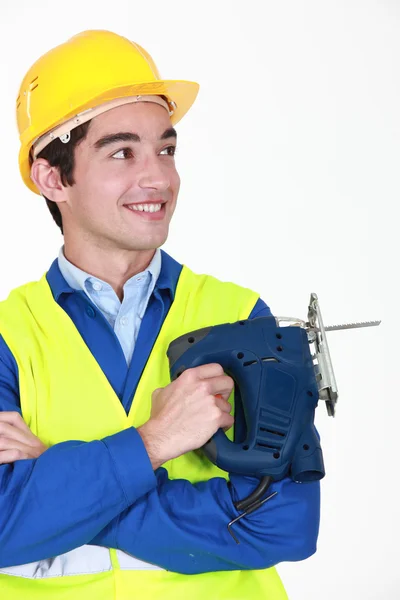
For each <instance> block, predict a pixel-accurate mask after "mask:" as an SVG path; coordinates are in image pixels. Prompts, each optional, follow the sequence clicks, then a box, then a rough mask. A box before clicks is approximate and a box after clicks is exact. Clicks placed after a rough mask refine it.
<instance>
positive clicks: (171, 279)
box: [46, 248, 182, 302]
mask: <svg viewBox="0 0 400 600" xmlns="http://www.w3.org/2000/svg"><path fill="white" fill-rule="evenodd" d="M61 251H62V248H61V249H60V253H61ZM157 252H159V257H160V262H161V265H160V271H159V275H158V278H157V281H156V286H155V287H156V289H160V290H167V291H168V293H169V294H170V297H171V300H173V299H174V297H175V290H176V286H177V283H178V279H179V275H180V272H181V269H182V265H181V264H180V263H178V262H177V261H176V260H175V259H173V258H172V256H170V255H169V254H167V253H166V252H165V251H164V250H160V249H158V251H157ZM157 252H156V254H157ZM63 254H64V253H63V252H62V255H63ZM155 256H156V255H154V257H153V260H154V258H155ZM64 260H65V261H66V260H67V259H66V258H65V257H64ZM59 261H60V256H59V257H58V258H56V259H55V260H54V261H53V262H52V264H51V266H50V268H49V270H48V271H47V274H46V278H47V282H48V284H49V286H50V289H51V291H52V294H53V297H54V299H55V301H56V302H58V300H59V298H60V296H61V295H62V294H72V293H74V292H75V291H76V290H77V289H83V290H85V287H84V283H85V280H86V278H87V277H91V276H90V275H89V274H88V273H85V272H84V271H82V270H81V269H78V268H77V267H75V266H74V265H72V266H73V267H74V268H75V269H77V270H78V271H81V273H84V274H85V275H86V277H84V276H83V275H82V277H83V280H82V278H81V276H80V275H79V281H80V282H81V283H83V288H82V287H81V285H79V287H78V288H76V287H73V286H72V285H70V284H74V285H78V283H77V281H76V279H75V278H74V280H73V279H70V278H69V277H68V280H69V281H67V279H66V278H65V277H64V275H63V272H62V271H61V269H60V266H59ZM61 262H63V259H62V258H61ZM67 262H69V261H67ZM152 262H153V261H152ZM69 264H71V263H69ZM150 265H151V263H150ZM150 265H149V266H148V269H149V270H150ZM75 277H78V274H77V273H75Z"/></svg>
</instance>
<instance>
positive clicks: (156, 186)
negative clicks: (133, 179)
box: [138, 156, 170, 191]
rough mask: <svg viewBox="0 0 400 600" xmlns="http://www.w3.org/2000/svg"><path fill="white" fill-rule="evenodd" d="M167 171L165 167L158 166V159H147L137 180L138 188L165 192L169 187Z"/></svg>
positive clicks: (156, 157) (155, 157)
mask: <svg viewBox="0 0 400 600" xmlns="http://www.w3.org/2000/svg"><path fill="white" fill-rule="evenodd" d="M169 170H170V169H168V167H167V166H166V165H163V164H160V157H158V156H154V157H147V158H146V160H145V161H144V162H143V168H142V170H141V173H140V175H139V178H138V184H139V187H141V188H142V189H153V190H158V191H165V190H167V189H168V188H169V186H170V177H169Z"/></svg>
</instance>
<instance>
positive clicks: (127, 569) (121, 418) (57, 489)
mask: <svg viewBox="0 0 400 600" xmlns="http://www.w3.org/2000/svg"><path fill="white" fill-rule="evenodd" d="M197 91H198V86H197V84H195V83H192V82H183V81H162V80H161V79H160V76H159V74H158V72H157V69H156V66H155V64H154V62H153V61H152V59H151V57H150V56H149V55H148V53H147V52H146V51H145V50H144V49H143V48H141V47H140V46H139V45H137V44H134V43H132V42H130V41H128V40H127V39H125V38H123V37H121V36H118V35H116V34H114V33H112V32H107V31H87V32H83V33H81V34H79V35H77V36H74V37H73V38H71V39H70V40H68V41H67V42H66V43H64V44H61V45H60V46H58V47H57V48H54V49H53V50H51V51H50V52H48V53H47V54H45V55H44V56H43V57H41V58H40V59H39V60H38V61H37V62H36V63H35V64H34V65H33V66H32V67H31V69H30V70H29V71H28V73H27V75H26V77H25V78H24V81H23V82H22V85H21V90H20V94H19V97H18V100H17V117H18V126H19V131H20V139H21V151H20V157H19V161H20V170H21V175H22V178H23V180H24V182H25V183H26V185H27V186H28V187H29V188H30V189H31V190H32V191H33V192H35V193H36V194H38V193H40V194H42V195H43V196H44V197H45V199H46V202H47V204H48V206H49V208H50V210H51V212H52V215H53V217H54V220H55V221H56V223H57V224H58V225H59V226H60V228H61V231H62V233H63V235H64V245H63V247H62V248H61V249H60V253H59V256H58V258H57V259H56V260H55V261H54V262H53V264H52V265H51V267H50V268H49V270H48V271H47V272H46V273H45V275H43V277H42V278H41V279H40V280H39V281H38V282H31V283H29V284H27V285H25V286H21V287H20V288H17V289H16V290H13V291H12V292H11V293H10V295H9V297H8V299H7V300H5V301H3V302H1V303H0V334H1V338H0V410H1V411H2V413H0V463H1V465H0V592H1V594H0V595H1V597H2V598H6V599H8V598H13V600H14V599H17V600H19V599H21V600H22V599H24V600H25V599H26V598H29V599H35V598H40V599H41V600H47V599H53V598H63V599H65V600H68V599H69V598H71V599H73V600H81V599H82V600H83V599H85V600H87V599H88V598H89V599H91V598H93V599H96V600H97V599H104V600H109V599H110V600H111V599H118V600H120V599H125V598H133V597H143V596H145V597H148V598H163V599H164V600H170V599H172V598H174V599H175V598H191V600H197V599H200V598H201V599H204V598H205V597H208V598H210V599H217V598H218V599H219V600H220V599H222V600H224V599H226V600H228V599H229V600H232V599H234V598H238V599H239V598H240V599H243V598H256V597H257V598H265V599H267V598H268V599H269V598H270V599H273V600H280V599H283V598H286V594H285V591H284V588H283V586H282V584H281V581H280V579H279V576H278V575H277V572H276V570H275V568H274V565H276V564H278V563H279V562H282V561H296V560H302V559H305V558H307V557H308V556H310V555H311V554H313V553H314V552H315V547H316V540H317V535H318V526H319V484H318V483H317V482H315V483H310V484H305V485H299V484H295V483H293V482H292V481H291V480H290V479H288V478H287V479H285V480H283V481H281V482H278V483H275V484H273V486H272V488H271V489H272V491H276V492H277V495H276V496H274V498H273V499H271V500H270V501H269V502H268V503H265V504H264V505H263V506H262V507H260V508H259V509H258V510H257V511H255V512H254V513H252V514H250V515H248V516H245V517H243V518H242V519H240V520H239V521H237V523H236V525H234V527H235V535H236V537H237V538H238V539H239V540H240V544H236V543H235V541H234V540H233V538H232V537H231V536H230V534H229V532H228V530H227V524H228V523H229V522H230V521H231V520H232V519H233V518H235V517H236V516H238V514H239V513H238V511H237V510H236V508H235V506H234V502H236V501H237V500H239V499H242V498H245V497H247V496H248V495H249V494H250V492H252V491H253V490H254V489H255V487H256V486H257V484H258V480H257V479H255V478H252V477H243V476H238V475H235V474H233V473H232V474H228V473H224V472H223V471H221V470H220V469H218V468H217V467H215V466H214V465H212V464H211V463H210V462H209V461H207V460H206V459H205V457H204V456H203V455H202V454H201V452H199V449H200V448H201V447H202V446H203V445H204V444H205V442H206V441H207V440H208V439H209V438H210V437H211V436H212V435H213V434H214V433H215V432H216V431H217V430H218V429H219V428H224V429H225V431H227V434H228V435H229V436H230V439H233V430H232V429H231V427H232V425H233V421H234V419H233V416H232V414H230V413H231V412H232V404H231V403H232V399H231V395H232V394H231V393H232V390H233V381H232V379H231V378H230V377H228V376H227V375H225V374H224V372H223V369H222V367H221V366H220V365H218V364H209V365H204V366H201V367H197V368H193V369H188V370H187V371H186V372H185V373H183V374H182V375H181V376H180V377H179V378H178V379H177V380H176V381H174V382H173V383H170V380H169V371H168V361H167V357H166V349H167V348H168V345H169V343H170V342H171V341H172V340H173V339H175V338H176V337H177V336H179V335H182V334H184V333H187V332H189V331H192V330H194V329H197V328H200V327H205V326H209V325H213V324H217V323H221V322H227V321H230V322H235V321H237V320H239V319H245V318H248V317H249V316H250V318H254V317H256V316H267V315H270V314H271V313H270V310H269V308H268V306H267V305H266V304H265V303H264V302H263V301H262V300H260V299H259V297H258V294H256V293H255V292H253V291H251V290H248V289H245V288H242V287H240V286H237V285H235V284H233V283H226V282H221V281H219V280H217V279H215V278H213V277H210V276H206V275H197V274H195V273H193V272H192V271H191V270H190V269H189V268H188V267H186V266H185V265H184V266H182V265H181V264H179V263H178V262H177V261H175V260H174V259H173V258H172V257H171V256H169V255H168V254H167V253H165V252H164V251H161V250H160V247H161V246H162V245H163V244H164V242H165V240H166V239H167V235H168V227H169V223H170V220H171V217H172V215H173V213H174V210H175V206H176V201H177V197H178V192H179V175H178V173H177V171H176V167H175V162H174V153H175V148H176V143H177V136H176V131H175V129H174V127H173V125H175V124H176V123H177V121H179V119H180V118H182V117H183V116H184V114H185V113H186V112H187V111H188V110H189V108H190V106H191V105H192V103H193V102H194V100H195V97H196V95H197ZM21 415H22V417H21ZM21 459H23V460H21Z"/></svg>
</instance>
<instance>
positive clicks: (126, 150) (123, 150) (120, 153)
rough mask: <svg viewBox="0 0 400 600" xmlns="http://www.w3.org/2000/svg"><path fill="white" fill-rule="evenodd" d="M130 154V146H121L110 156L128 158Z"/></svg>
mask: <svg viewBox="0 0 400 600" xmlns="http://www.w3.org/2000/svg"><path fill="white" fill-rule="evenodd" d="M131 156H132V150H131V149H130V148H121V150H118V152H115V153H114V154H113V155H112V158H117V159H124V158H130V157H131Z"/></svg>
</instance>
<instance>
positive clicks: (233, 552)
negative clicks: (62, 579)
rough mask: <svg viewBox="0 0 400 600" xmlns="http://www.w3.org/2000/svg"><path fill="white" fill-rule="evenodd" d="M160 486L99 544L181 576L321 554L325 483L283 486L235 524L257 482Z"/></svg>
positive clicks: (163, 480) (161, 474)
mask: <svg viewBox="0 0 400 600" xmlns="http://www.w3.org/2000/svg"><path fill="white" fill-rule="evenodd" d="M156 475H157V479H158V485H157V488H156V489H153V490H152V491H151V492H149V493H148V494H147V495H146V496H145V497H143V498H141V499H140V500H139V501H138V502H136V503H135V504H134V505H133V506H131V507H129V508H128V509H127V510H126V511H124V512H123V513H122V514H121V515H120V517H119V519H118V521H117V520H116V521H115V522H114V523H113V524H111V525H110V526H109V527H108V528H107V529H106V530H104V531H103V532H101V533H100V534H99V535H98V536H96V537H95V538H94V540H92V543H93V544H98V545H104V546H110V547H117V548H119V549H120V550H124V551H125V552H128V553H129V554H132V555H133V556H135V557H136V558H139V559H141V560H144V561H147V562H151V563H154V564H157V565H158V566H161V567H163V568H165V569H167V570H170V571H174V572H178V573H188V574H192V573H204V572H208V571H224V570H247V569H263V568H267V567H270V566H273V565H276V564H278V563H280V562H283V561H297V560H303V559H305V558H307V557H309V556H310V555H312V554H313V553H314V552H315V549H316V541H317V537H318V528H319V503H320V495H319V483H318V482H314V483H307V484H295V483H293V482H292V481H291V480H289V479H285V480H283V481H281V482H278V483H275V484H273V485H272V486H271V488H270V491H271V492H272V491H277V492H278V494H277V495H276V496H274V498H272V499H271V500H270V501H269V502H267V503H265V504H264V505H263V506H262V507H261V508H260V509H258V510H257V511H255V512H254V513H252V514H251V515H249V516H247V517H244V518H242V519H240V520H239V521H238V522H237V523H236V524H235V525H233V528H234V531H235V535H236V537H237V538H238V539H239V541H240V544H237V543H236V542H235V540H234V539H233V538H232V536H231V535H230V533H229V532H228V529H227V525H228V523H229V522H230V521H231V520H232V519H234V518H235V517H236V516H238V514H239V513H238V512H237V511H236V509H235V507H234V505H233V502H234V501H236V500H238V499H239V498H243V497H246V496H247V495H248V494H249V493H250V492H251V491H253V490H254V488H255V487H256V485H257V480H255V479H254V478H248V477H241V476H237V475H231V486H228V484H227V482H226V481H225V479H223V478H213V479H210V480H209V481H207V482H200V483H197V484H195V485H192V484H191V483H190V482H188V481H186V480H183V479H177V480H169V479H168V474H167V472H166V470H165V469H162V468H161V469H158V471H157V472H156Z"/></svg>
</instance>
